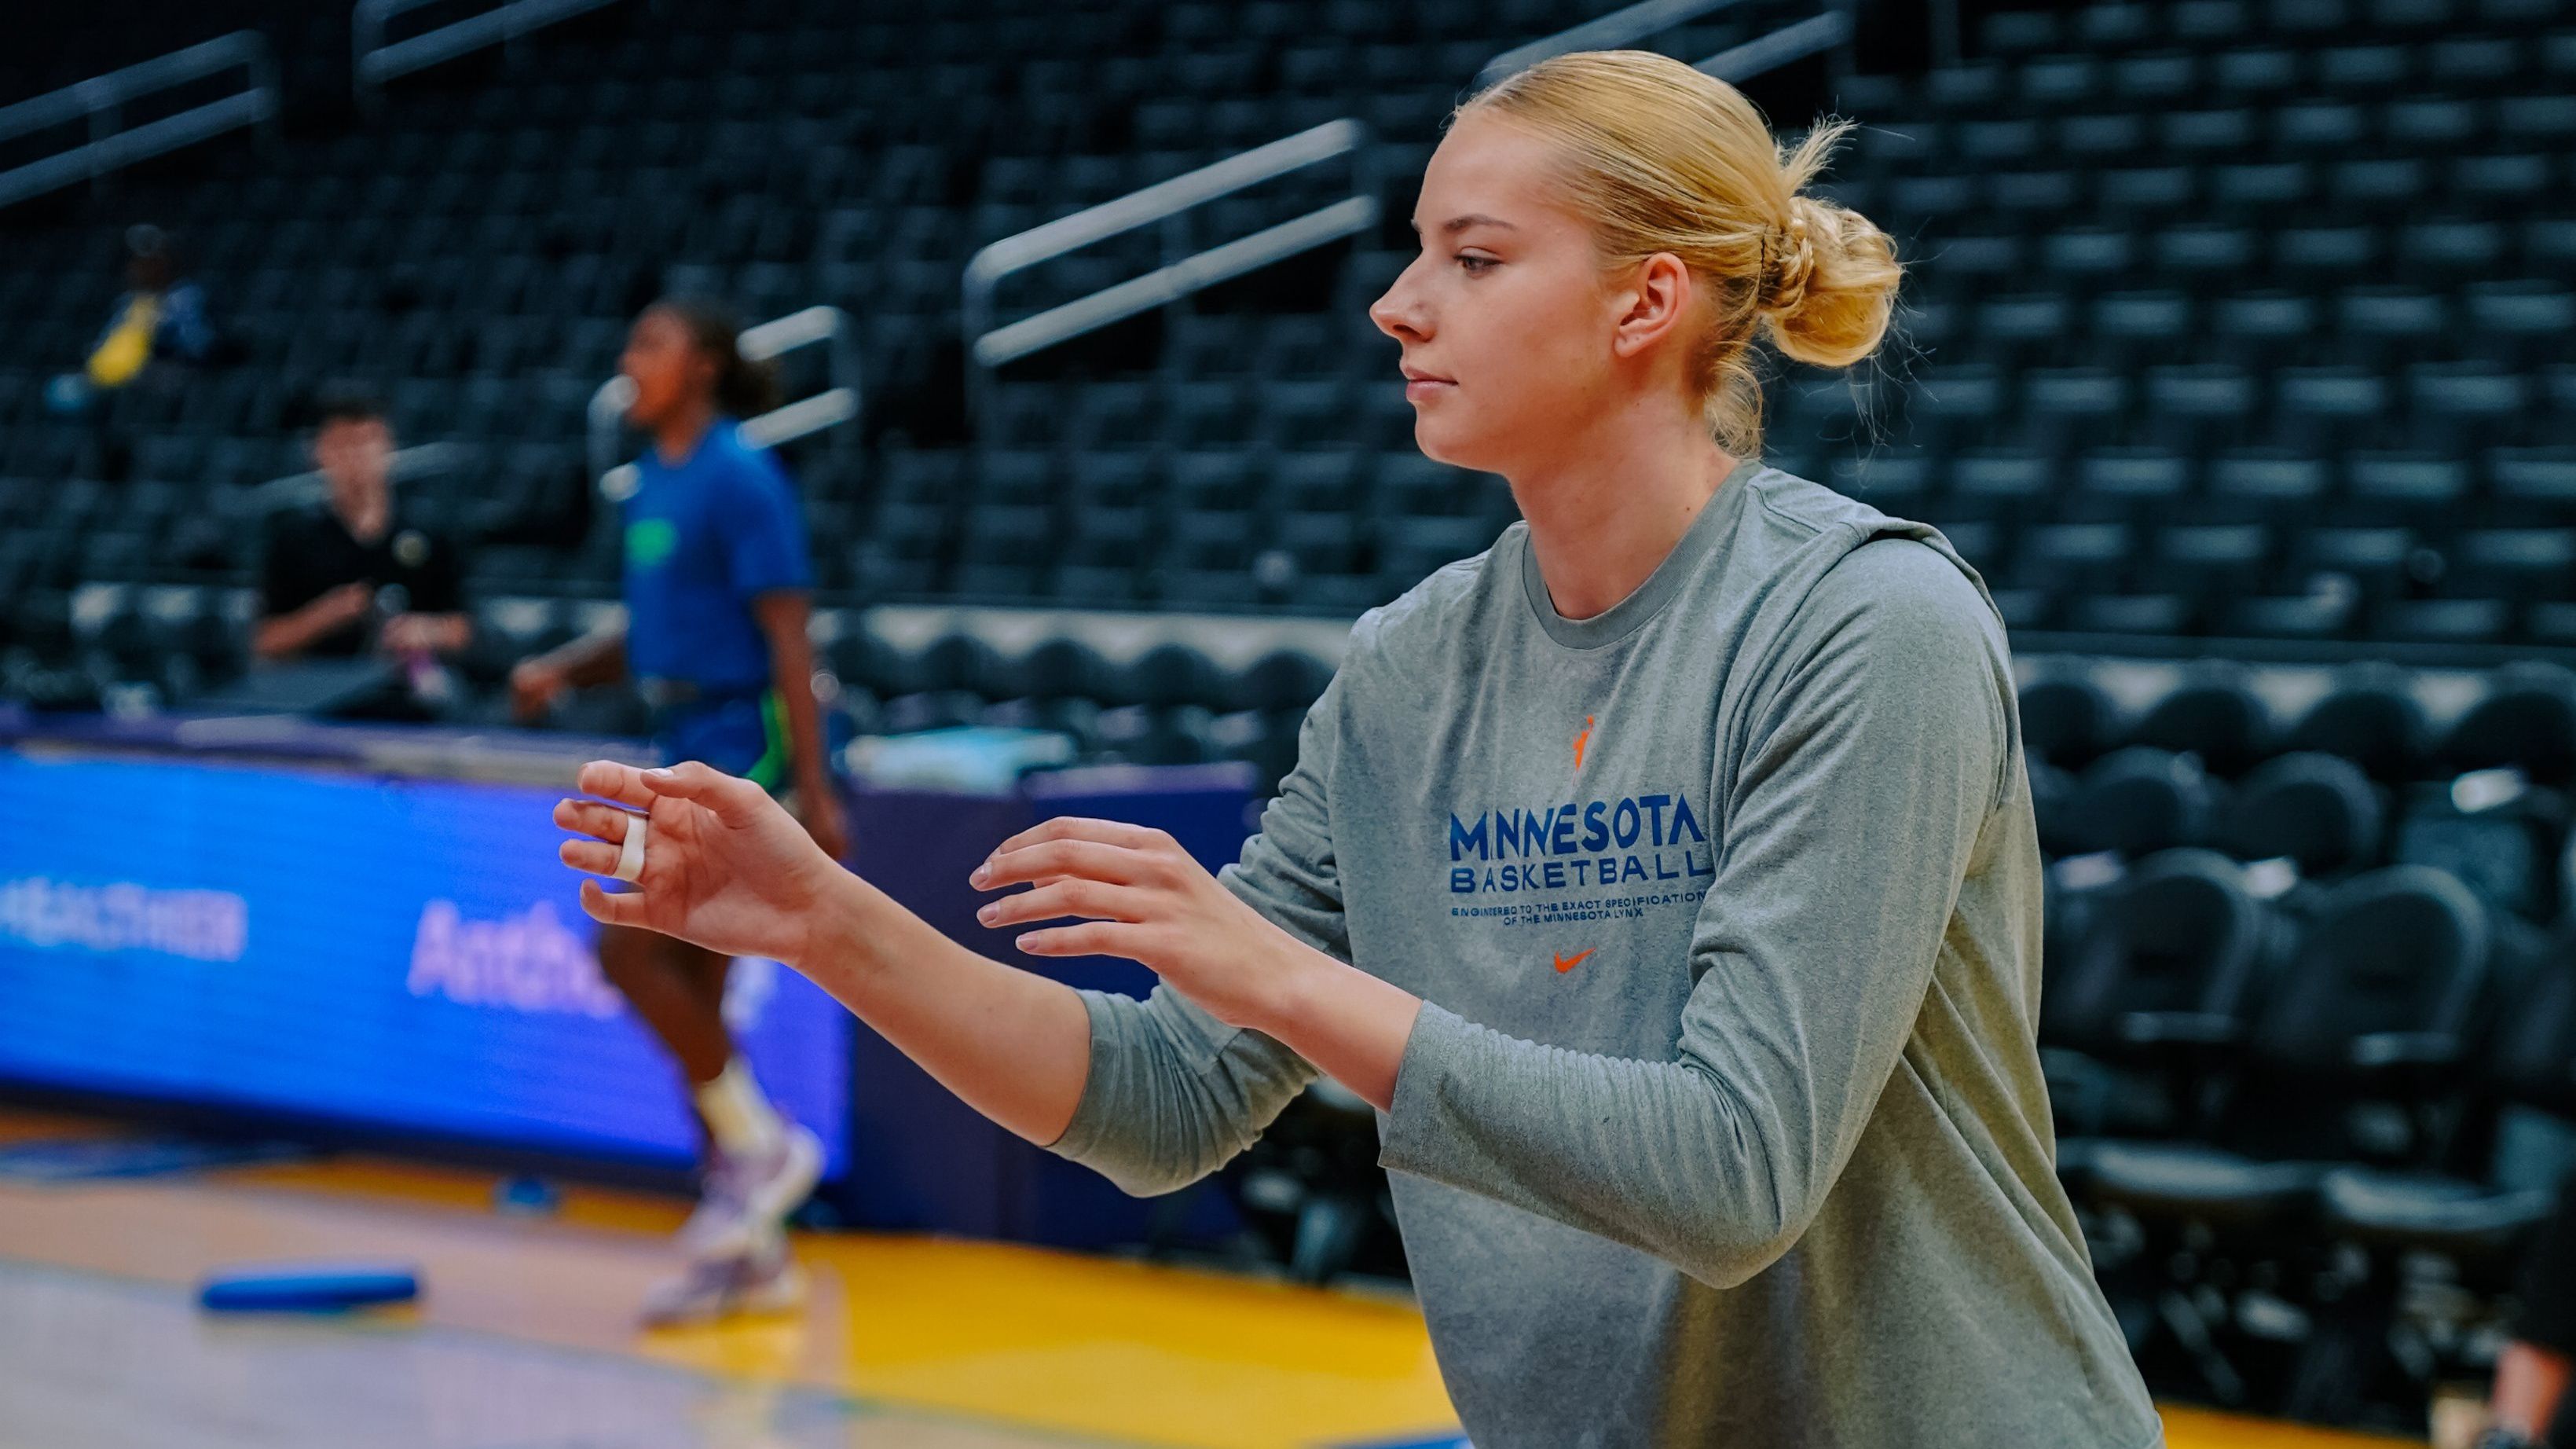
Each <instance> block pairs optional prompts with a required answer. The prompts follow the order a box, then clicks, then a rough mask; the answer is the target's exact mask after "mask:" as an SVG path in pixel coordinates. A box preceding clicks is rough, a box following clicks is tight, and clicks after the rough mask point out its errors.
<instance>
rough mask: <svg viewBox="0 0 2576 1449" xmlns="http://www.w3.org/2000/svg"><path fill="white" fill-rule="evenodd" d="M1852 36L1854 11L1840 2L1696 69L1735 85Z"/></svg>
mask: <svg viewBox="0 0 2576 1449" xmlns="http://www.w3.org/2000/svg"><path fill="white" fill-rule="evenodd" d="M1851 38H1852V18H1851V11H1850V10H1849V9H1848V8H1846V7H1844V6H1842V5H1839V4H1837V5H1836V6H1835V7H1834V8H1833V9H1830V10H1827V11H1826V12H1825V13H1823V14H1822V15H1810V16H1808V17H1807V18H1806V19H1804V20H1801V21H1798V22H1797V23H1796V24H1793V25H1783V26H1781V27H1780V28H1779V29H1777V30H1774V31H1772V32H1770V33H1769V34H1767V35H1758V36H1755V37H1754V38H1753V39H1751V40H1748V41H1746V42H1744V43H1743V44H1742V45H1738V46H1734V47H1732V48H1730V49H1727V50H1721V51H1719V52H1718V53H1717V54H1715V55H1712V56H1710V57H1709V58H1708V59H1706V60H1703V61H1701V62H1699V64H1698V65H1697V66H1696V67H1695V69H1697V70H1700V71H1702V72H1705V73H1706V74H1708V75H1712V76H1715V77H1716V78H1717V79H1719V80H1722V81H1725V82H1726V83H1727V84H1729V85H1733V84H1734V83H1736V82H1737V81H1742V80H1750V79H1752V78H1753V77H1755V76H1757V75H1760V74H1762V73H1763V72H1764V71H1767V70H1773V69H1776V68H1778V67H1780V66H1784V65H1787V64H1788V63H1789V62H1791V61H1793V60H1804V59H1806V58H1807V57H1808V56H1811V55H1815V54H1818V53H1820V52H1822V51H1828V50H1831V49H1833V48H1834V47H1835V46H1838V45H1841V44H1843V43H1844V42H1846V41H1848V40H1850V39H1851Z"/></svg>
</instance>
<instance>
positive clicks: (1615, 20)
mask: <svg viewBox="0 0 2576 1449" xmlns="http://www.w3.org/2000/svg"><path fill="white" fill-rule="evenodd" d="M1737 3H1739V0H1641V3H1639V4H1635V5H1630V6H1628V7H1626V8H1625V9H1621V10H1613V11H1611V12H1610V13H1609V14H1607V15H1597V16H1594V17H1593V18H1592V19H1590V20H1586V21H1584V22H1583V23H1582V24H1580V25H1570V26H1567V27H1566V28H1565V29H1563V30H1560V31H1558V32H1557V33H1555V34H1554V35H1543V36H1540V37H1539V38H1538V39H1536V40H1533V41H1531V42H1529V43H1528V44H1527V45H1516V46H1513V47H1512V48H1511V49H1509V50H1506V51H1503V52H1502V53H1501V54H1499V55H1496V56H1495V57H1494V58H1493V59H1492V60H1489V61H1486V62H1485V68H1484V69H1482V70H1480V71H1478V72H1476V89H1478V90H1483V89H1484V88H1485V87H1487V86H1489V85H1492V84H1493V83H1494V82H1496V81H1498V80H1501V79H1502V78H1503V77H1505V76H1507V75H1511V74H1514V73H1516V72H1519V71H1524V70H1527V69H1529V68H1530V67H1531V66H1534V65H1536V64H1538V63H1539V62H1540V61H1542V60H1548V59H1551V58H1553V57H1556V56H1560V55H1569V54H1571V53H1573V52H1575V51H1578V50H1617V49H1619V48H1620V47H1622V46H1627V45H1633V44H1635V43H1636V42H1638V41H1640V40H1643V39H1645V38H1646V37H1647V36H1649V35H1652V34H1654V33H1655V32H1656V31H1659V30H1669V29H1671V28H1672V27H1674V26H1676V25H1679V24H1681V23H1682V22H1683V21H1685V20H1697V19H1698V18H1699V17H1701V16H1703V15H1706V14H1709V13H1711V12H1712V11H1718V10H1723V9H1725V8H1726V7H1727V6H1729V5H1733V4H1737Z"/></svg>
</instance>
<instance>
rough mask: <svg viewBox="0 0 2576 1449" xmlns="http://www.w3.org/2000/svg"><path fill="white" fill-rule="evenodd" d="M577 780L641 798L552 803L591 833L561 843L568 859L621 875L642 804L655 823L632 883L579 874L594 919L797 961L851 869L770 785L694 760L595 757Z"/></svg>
mask: <svg viewBox="0 0 2576 1449" xmlns="http://www.w3.org/2000/svg"><path fill="white" fill-rule="evenodd" d="M580 785H581V788H582V789H583V790H585V791H587V792H589V793H590V794H593V795H597V796H600V797H601V798H603V799H607V800H614V801H616V802H617V803H618V804H619V805H623V806H629V807H632V808H631V809H624V810H621V809H616V808H613V807H611V806H608V805H603V804H600V803H599V802H598V801H596V800H565V801H562V802H560V803H558V804H557V805H556V806H555V824H557V825H560V826H562V827H563V828H564V829H566V830H570V831H574V832H576V833H578V834H580V835H583V836H586V837H588V838H587V839H581V840H567V841H565V842H564V843H563V846H562V849H561V852H560V853H561V854H562V856H563V862H564V864H566V865H569V866H571V867H573V868H574V869H575V870H585V871H588V872H590V873H591V874H593V875H602V876H605V875H611V874H613V873H614V872H615V871H616V869H617V857H618V851H619V848H620V847H621V846H622V845H623V844H624V842H625V840H626V832H627V830H628V829H629V828H630V827H631V825H632V823H633V822H634V820H635V818H636V813H635V812H637V811H641V812H643V814H644V815H645V817H646V818H647V819H649V821H650V822H651V824H650V826H649V828H648V832H647V834H646V835H645V837H644V869H643V872H642V875H641V876H640V878H639V879H638V880H637V881H636V882H635V883H634V884H633V885H632V886H629V887H628V888H627V889H626V890H624V891H622V892H618V893H615V894H611V893H610V892H609V891H607V890H605V889H603V888H602V887H601V886H600V883H599V882H598V881H595V880H586V881H583V882H582V883H581V908H582V909H583V910H585V911H587V912H589V913H590V915H591V916H592V918H593V919H595V920H599V921H604V922H607V923H609V924H611V925H618V926H640V927H642V928H643V929H645V930H648V931H659V932H661V933H662V934H664V935H666V936H677V937H678V938H680V939H681V940H683V941H690V942H694V943H696V944H698V945H700V946H704V947H706V948H707V949H709V950H711V951H718V952H722V953H723V954H725V955H728V956H766V957H768V958H770V959H771V960H773V961H783V962H785V963H787V964H788V965H790V966H794V965H797V964H798V963H799V962H801V961H802V960H803V959H804V958H805V956H806V954H807V946H808V944H809V942H810V941H811V940H812V939H813V936H814V933H815V931H816V929H817V926H818V922H817V919H816V918H817V916H818V915H819V914H820V913H821V911H822V910H823V908H824V907H825V906H826V905H827V904H828V903H829V901H830V899H831V895H832V889H833V886H834V884H835V883H836V882H839V881H845V880H847V879H848V873H847V872H846V871H844V870H842V869H841V867H840V866H838V865H836V864H834V863H833V861H832V859H831V857H829V856H827V855H825V854H824V853H823V852H822V850H821V849H820V848H819V847H817V846H816V845H815V844H814V840H813V837H811V836H809V835H807V834H806V833H805V828H804V827H803V826H801V825H799V824H797V823H796V818H795V817H794V816H792V815H789V814H788V813H787V811H786V809H785V808H784V807H782V806H781V805H779V803H778V802H777V801H775V800H773V799H771V798H770V797H769V792H768V791H766V790H763V789H761V788H760V787H759V786H758V785H755V784H753V783H751V782H750V781H749V780H743V779H738V778H736V777H734V776H732V775H728V774H725V773H724V772H723V771H721V770H716V769H712V768H710V767H708V766H706V765H702V764H699V763H698V762H696V761H694V760H692V761H689V762H688V763H686V764H680V765H674V766H672V767H670V768H669V769H666V770H639V769H636V768H635V767H633V766H631V765H620V764H616V763H614V762H612V761H608V760H593V761H591V762H590V763H589V764H587V765H584V766H582V767H581V779H580Z"/></svg>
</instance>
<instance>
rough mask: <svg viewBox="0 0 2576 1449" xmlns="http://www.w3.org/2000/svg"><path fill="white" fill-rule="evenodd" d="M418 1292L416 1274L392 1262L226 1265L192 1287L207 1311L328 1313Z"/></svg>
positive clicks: (397, 1300)
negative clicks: (229, 1266) (231, 1267)
mask: <svg viewBox="0 0 2576 1449" xmlns="http://www.w3.org/2000/svg"><path fill="white" fill-rule="evenodd" d="M419 1296H420V1274H419V1272H418V1271H417V1270H415V1269H413V1268H410V1267H406V1266H404V1265H401V1264H396V1263H336V1264H324V1263H305V1264H284V1263H273V1264H268V1265H264V1266H245V1267H240V1268H233V1269H227V1270H225V1271H223V1272H219V1273H215V1274H213V1275H211V1276H209V1277H208V1278H207V1279H206V1281H205V1282H204V1283H203V1284H202V1285H201V1286H199V1288H198V1289H197V1306H198V1307H200V1308H203V1309H205V1310H206V1311H207V1312H209V1313H329V1312H334V1311H337V1310H340V1309H344V1308H366V1307H371V1306H373V1305H376V1304H380V1303H408V1302H410V1301H411V1300H413V1299H414V1298H417V1297H419Z"/></svg>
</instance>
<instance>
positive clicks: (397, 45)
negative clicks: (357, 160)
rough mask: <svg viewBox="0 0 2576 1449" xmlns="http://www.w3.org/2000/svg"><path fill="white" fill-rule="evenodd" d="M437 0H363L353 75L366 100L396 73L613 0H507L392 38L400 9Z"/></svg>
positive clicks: (353, 33)
mask: <svg viewBox="0 0 2576 1449" xmlns="http://www.w3.org/2000/svg"><path fill="white" fill-rule="evenodd" d="M436 3H437V0H358V8H357V9H356V11H354V12H353V13H352V14H351V15H350V17H349V76H350V86H351V88H352V89H353V90H354V91H355V92H356V94H357V97H358V103H359V104H360V105H361V106H364V107H367V108H369V109H371V110H372V109H373V108H374V107H375V105H376V103H377V101H378V99H379V90H380V88H381V87H382V86H383V85H384V83H385V82H386V81H389V80H392V79H393V78H394V77H396V76H403V75H409V74H411V73H412V72H413V71H416V70H425V69H427V68H428V67H430V66H433V65H436V64H438V63H439V62H441V61H446V60H453V59H455V58H456V57H458V56H460V55H463V54H465V53H466V52H468V51H474V50H480V49H482V48H483V47H485V46H487V45H509V44H510V43H512V42H514V41H516V40H517V39H518V38H519V37H520V36H522V35H525V34H527V33H528V32H530V31H532V30H539V29H543V28H544V27H546V26H549V25H552V24H554V23H555V22H556V21H559V20H569V19H571V18H572V17H573V16H576V15H580V14H583V13H585V12H588V11H592V10H596V9H598V8H599V7H601V6H603V5H606V4H608V3H610V0H502V3H500V4H499V5H497V6H495V7H494V8H492V9H490V10H486V11H484V12H483V13H482V14H480V15H471V16H468V17H466V18H465V19H463V20H457V21H451V22H449V23H448V24H445V25H441V26H438V27H436V28H435V29H430V30H424V31H422V32H421V33H420V34H418V35H414V36H411V37H409V38H407V39H403V40H396V41H392V42H390V43H389V42H387V41H386V39H385V26H386V25H387V24H388V23H389V22H391V21H392V20H393V18H394V17H395V16H397V15H402V14H406V13H408V12H410V11H413V10H418V9H420V8H421V7H422V6H424V5H432V4H436Z"/></svg>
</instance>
